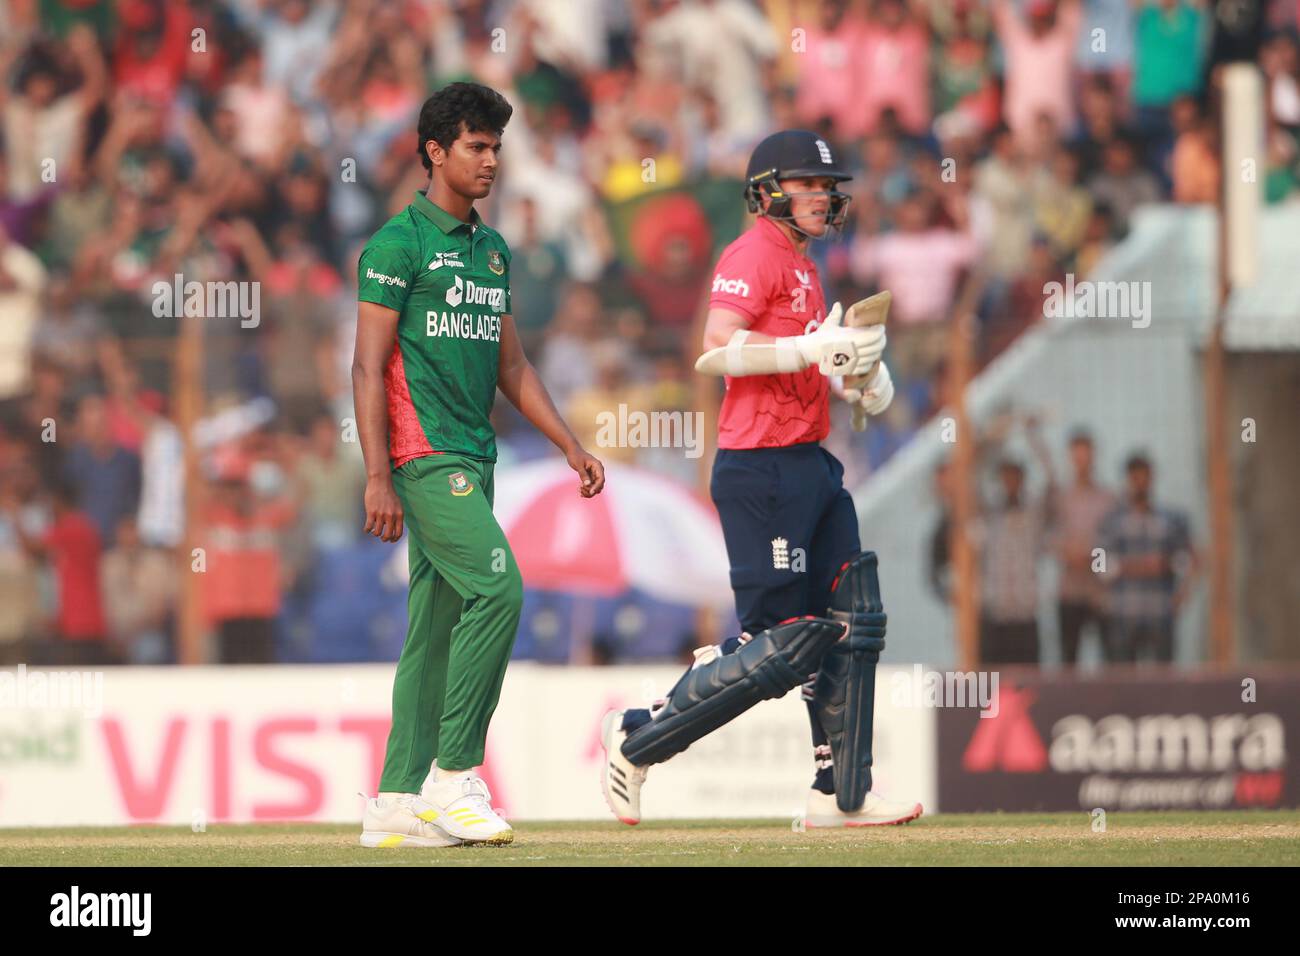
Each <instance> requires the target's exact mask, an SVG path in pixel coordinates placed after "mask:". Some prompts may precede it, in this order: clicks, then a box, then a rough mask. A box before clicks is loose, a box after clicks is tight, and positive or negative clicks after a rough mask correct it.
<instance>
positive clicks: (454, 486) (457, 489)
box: [447, 471, 474, 498]
mask: <svg viewBox="0 0 1300 956" xmlns="http://www.w3.org/2000/svg"><path fill="white" fill-rule="evenodd" d="M447 481H448V483H449V484H450V485H451V493H452V494H453V495H455V496H456V497H457V498H464V497H465V496H466V495H467V494H469V493H470V492H471V491H473V490H474V486H473V485H471V484H470V483H469V479H468V478H466V477H465V473H464V472H463V471H458V472H456V474H454V475H451V476H450V477H448V479H447Z"/></svg>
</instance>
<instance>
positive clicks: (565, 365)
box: [538, 283, 601, 409]
mask: <svg viewBox="0 0 1300 956" xmlns="http://www.w3.org/2000/svg"><path fill="white" fill-rule="evenodd" d="M600 313H601V304H600V296H599V295H597V293H596V290H595V289H593V288H592V287H591V286H588V285H580V284H578V283H572V284H570V286H569V287H568V289H567V290H566V292H565V294H564V295H563V296H562V298H561V305H560V309H559V311H558V312H556V315H555V320H554V321H553V322H552V323H551V325H550V327H549V328H548V329H547V332H546V340H545V343H544V345H543V346H542V355H541V361H540V362H539V363H538V368H539V370H540V372H541V375H542V378H543V379H545V381H546V387H547V389H548V390H549V391H550V393H551V396H552V398H554V400H555V404H556V406H557V407H559V408H561V409H562V408H564V407H566V406H567V404H568V403H569V401H570V399H571V398H572V396H573V395H574V393H575V392H577V391H579V390H580V389H584V388H589V387H590V386H592V385H593V384H594V383H595V381H596V371H595V347H596V342H597V340H598V338H599V333H600V318H601V314H600Z"/></svg>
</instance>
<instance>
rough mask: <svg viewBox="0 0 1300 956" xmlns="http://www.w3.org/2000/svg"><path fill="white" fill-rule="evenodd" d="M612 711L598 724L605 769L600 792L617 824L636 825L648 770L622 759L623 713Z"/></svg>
mask: <svg viewBox="0 0 1300 956" xmlns="http://www.w3.org/2000/svg"><path fill="white" fill-rule="evenodd" d="M624 713H626V711H622V710H611V711H610V712H609V713H607V714H606V715H605V716H604V718H603V719H602V720H601V722H600V743H601V746H602V747H604V748H605V766H604V769H603V770H602V771H601V774H600V789H601V791H602V792H603V793H604V794H605V803H607V804H608V805H609V809H610V812H611V813H613V814H614V816H616V817H618V819H619V822H620V823H626V824H628V825H629V826H636V825H637V824H638V823H640V822H641V784H643V783H645V775H646V771H647V770H649V768H648V767H638V766H637V765H636V764H634V763H632V761H630V760H628V759H627V758H626V757H624V756H623V749H622V748H623V741H625V740H627V732H626V731H625V730H623V729H622V728H623V714H624Z"/></svg>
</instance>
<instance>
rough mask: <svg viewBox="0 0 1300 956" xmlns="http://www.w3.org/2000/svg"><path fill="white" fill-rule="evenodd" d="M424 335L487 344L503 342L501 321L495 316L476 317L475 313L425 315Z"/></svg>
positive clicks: (427, 313)
mask: <svg viewBox="0 0 1300 956" xmlns="http://www.w3.org/2000/svg"><path fill="white" fill-rule="evenodd" d="M424 321H425V327H424V334H425V335H428V336H439V337H441V338H453V339H480V340H482V341H486V342H500V341H501V319H500V318H498V317H497V316H495V315H475V314H474V313H473V312H434V311H433V310H432V309H430V310H429V311H428V312H426V313H425V314H424Z"/></svg>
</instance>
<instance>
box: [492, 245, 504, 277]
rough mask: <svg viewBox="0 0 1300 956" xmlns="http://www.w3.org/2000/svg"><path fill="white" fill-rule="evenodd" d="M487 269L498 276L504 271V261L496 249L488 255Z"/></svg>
mask: <svg viewBox="0 0 1300 956" xmlns="http://www.w3.org/2000/svg"><path fill="white" fill-rule="evenodd" d="M488 268H489V269H491V270H492V274H493V275H498V276H499V275H501V274H502V273H503V272H505V271H506V261H505V259H503V258H502V257H501V253H500V252H498V251H497V250H496V249H493V250H492V251H491V252H489V253H488Z"/></svg>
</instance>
